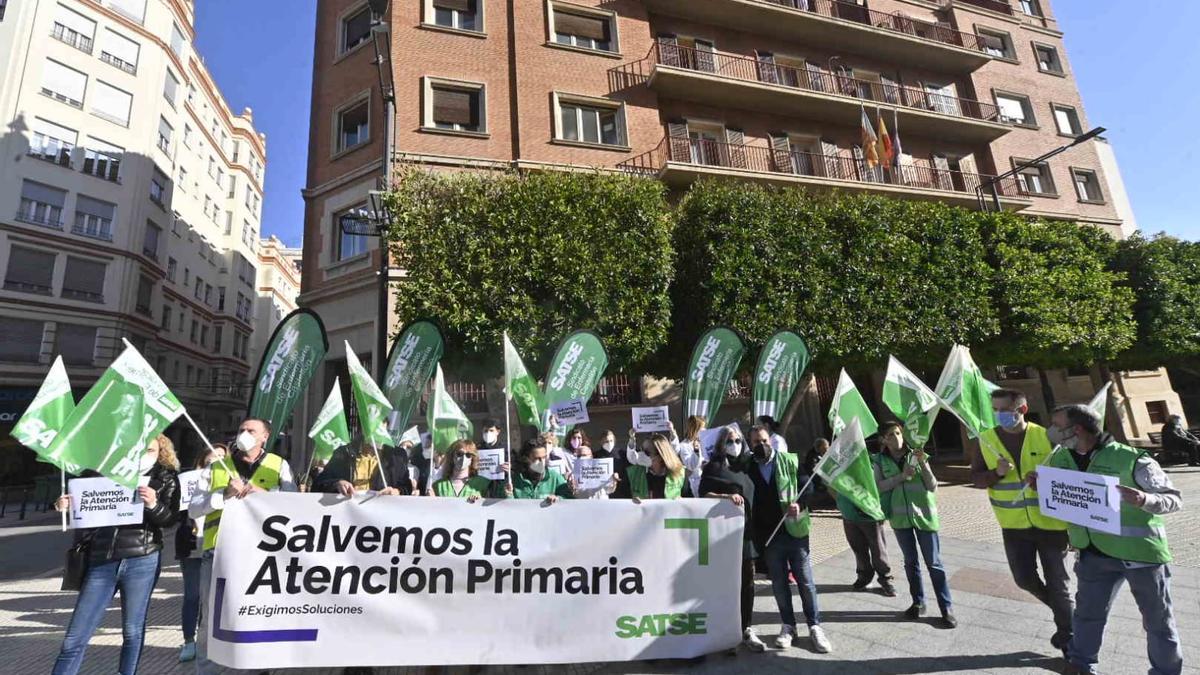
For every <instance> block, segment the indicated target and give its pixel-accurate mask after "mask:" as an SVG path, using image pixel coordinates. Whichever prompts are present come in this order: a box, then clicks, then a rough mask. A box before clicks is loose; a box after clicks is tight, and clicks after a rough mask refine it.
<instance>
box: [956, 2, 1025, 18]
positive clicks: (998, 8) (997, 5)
mask: <svg viewBox="0 0 1200 675" xmlns="http://www.w3.org/2000/svg"><path fill="white" fill-rule="evenodd" d="M957 2H961V3H962V4H964V5H974V6H975V7H982V8H983V9H987V10H991V11H993V12H999V13H1000V14H1007V15H1009V16H1012V15H1013V8H1012V5H1010V4H1008V0H957Z"/></svg>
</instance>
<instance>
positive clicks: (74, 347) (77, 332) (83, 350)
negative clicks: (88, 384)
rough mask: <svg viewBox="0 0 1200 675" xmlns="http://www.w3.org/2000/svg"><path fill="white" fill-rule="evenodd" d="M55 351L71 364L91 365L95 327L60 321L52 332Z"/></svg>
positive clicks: (94, 349)
mask: <svg viewBox="0 0 1200 675" xmlns="http://www.w3.org/2000/svg"><path fill="white" fill-rule="evenodd" d="M54 342H55V351H57V352H58V353H59V354H62V355H63V361H64V362H66V363H69V364H71V365H81V366H82V365H89V366H90V365H91V364H92V360H93V358H94V355H95V351H96V327H95V326H80V325H77V324H73V323H60V324H58V329H57V330H56V331H55V332H54Z"/></svg>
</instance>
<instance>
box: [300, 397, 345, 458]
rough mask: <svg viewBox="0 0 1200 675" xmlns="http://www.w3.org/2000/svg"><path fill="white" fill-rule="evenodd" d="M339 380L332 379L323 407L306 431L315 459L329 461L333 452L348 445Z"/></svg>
mask: <svg viewBox="0 0 1200 675" xmlns="http://www.w3.org/2000/svg"><path fill="white" fill-rule="evenodd" d="M340 379H341V378H334V380H333V389H332V390H331V391H330V392H329V398H327V399H325V405H323V406H321V412H319V413H317V421H316V422H314V423H313V425H312V429H310V430H309V431H308V437H309V438H311V439H312V441H313V457H314V458H316V459H321V460H325V461H329V458H330V457H333V452H334V451H335V450H337V449H338V448H340V447H342V446H344V445H349V443H350V425H349V424H347V423H346V405H345V403H343V402H342V388H341V385H340V383H339V382H338V380H340Z"/></svg>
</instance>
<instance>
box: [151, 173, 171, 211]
mask: <svg viewBox="0 0 1200 675" xmlns="http://www.w3.org/2000/svg"><path fill="white" fill-rule="evenodd" d="M166 199H167V177H166V176H164V175H163V174H162V172H161V171H159V170H158V169H155V170H154V175H153V176H151V177H150V201H152V202H154V203H155V204H158V205H159V206H161V207H163V208H166Z"/></svg>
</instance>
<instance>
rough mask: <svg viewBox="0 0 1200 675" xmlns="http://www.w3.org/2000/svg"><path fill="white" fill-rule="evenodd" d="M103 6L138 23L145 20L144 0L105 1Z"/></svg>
mask: <svg viewBox="0 0 1200 675" xmlns="http://www.w3.org/2000/svg"><path fill="white" fill-rule="evenodd" d="M104 4H106V5H108V6H109V7H112V8H113V9H115V10H117V12H118V13H120V14H124V15H125V16H127V17H129V18H131V19H133V20H134V21H136V22H138V23H142V21H144V20H145V17H146V0H105V1H104Z"/></svg>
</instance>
